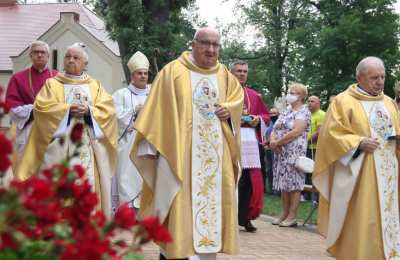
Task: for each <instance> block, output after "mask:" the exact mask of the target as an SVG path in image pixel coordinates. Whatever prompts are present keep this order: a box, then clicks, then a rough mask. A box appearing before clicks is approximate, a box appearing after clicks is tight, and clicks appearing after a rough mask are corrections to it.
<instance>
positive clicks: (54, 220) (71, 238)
mask: <svg viewBox="0 0 400 260" xmlns="http://www.w3.org/2000/svg"><path fill="white" fill-rule="evenodd" d="M0 107H2V108H3V110H4V108H5V107H6V106H5V105H4V104H3V103H0ZM0 116H1V115H0ZM82 132H83V125H82V124H81V123H78V124H76V125H75V126H74V128H73V130H72V132H71V135H70V137H69V138H70V139H71V141H73V142H76V143H77V144H79V143H80V141H81V137H82ZM78 147H79V145H78ZM11 153H12V144H11V142H10V141H9V140H8V139H7V138H6V136H5V135H4V134H2V133H0V172H1V173H3V174H4V173H5V172H6V170H7V169H8V167H9V166H10V159H9V156H10V155H11ZM71 159H72V158H71V157H70V158H68V157H67V158H66V160H65V161H63V162H60V163H59V164H56V165H53V166H52V167H50V168H47V169H45V170H43V171H41V172H40V173H37V174H35V175H33V176H32V177H31V178H29V179H28V180H26V181H17V180H13V181H12V182H11V184H10V186H9V187H8V188H5V187H1V188H0V259H10V260H11V259H12V260H13V259H30V260H32V259H40V260H45V259H61V260H70V259H74V260H81V259H82V260H86V259H87V260H89V259H90V260H97V259H99V260H100V259H141V256H140V254H139V252H140V248H141V245H143V244H144V243H146V242H148V241H151V240H154V241H160V242H163V243H168V242H171V241H172V238H171V236H170V234H169V233H168V231H167V230H166V229H165V228H164V227H163V226H162V225H161V223H160V222H159V219H158V218H157V217H148V218H145V219H141V220H137V219H136V218H135V212H134V210H133V209H132V208H129V207H128V206H127V205H126V204H124V205H122V206H120V207H119V208H118V209H117V211H116V212H115V215H114V218H113V219H112V220H107V219H106V217H105V215H104V214H103V212H102V211H101V210H100V209H99V206H98V197H97V194H96V193H95V192H93V191H92V187H91V185H90V184H89V182H88V179H87V178H86V177H85V170H84V168H83V167H82V166H80V165H74V166H71V165H70V160H71ZM121 234H124V237H126V234H128V235H129V237H130V238H131V239H128V240H129V241H126V240H124V239H122V236H121Z"/></svg>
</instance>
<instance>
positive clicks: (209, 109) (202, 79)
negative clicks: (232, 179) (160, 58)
mask: <svg viewBox="0 0 400 260" xmlns="http://www.w3.org/2000/svg"><path fill="white" fill-rule="evenodd" d="M190 74H191V83H192V104H193V105H192V110H193V128H192V175H191V176H192V217H193V246H194V249H195V251H196V252H197V253H216V252H218V251H220V250H221V247H222V198H221V197H222V156H223V134H222V128H221V122H220V120H219V118H218V117H217V116H216V115H215V114H214V111H215V104H217V103H218V97H219V90H218V81H217V76H216V75H215V74H212V75H203V74H199V73H196V72H191V73H190Z"/></svg>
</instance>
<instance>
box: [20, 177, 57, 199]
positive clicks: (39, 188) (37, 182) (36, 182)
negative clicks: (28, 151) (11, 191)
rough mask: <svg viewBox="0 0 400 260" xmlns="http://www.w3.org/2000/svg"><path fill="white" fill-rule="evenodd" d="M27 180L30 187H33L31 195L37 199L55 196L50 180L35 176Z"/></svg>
mask: <svg viewBox="0 0 400 260" xmlns="http://www.w3.org/2000/svg"><path fill="white" fill-rule="evenodd" d="M27 182H28V183H29V188H30V189H31V194H30V196H31V197H32V198H34V199H36V200H43V199H48V198H51V197H53V196H54V191H53V187H52V183H51V182H49V181H48V180H44V179H40V178H37V177H36V176H34V177H32V178H30V179H29V180H28V181H27Z"/></svg>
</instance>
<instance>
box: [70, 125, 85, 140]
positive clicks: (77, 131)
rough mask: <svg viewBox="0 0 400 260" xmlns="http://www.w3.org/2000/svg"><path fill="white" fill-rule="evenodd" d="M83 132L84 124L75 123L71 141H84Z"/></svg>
mask: <svg viewBox="0 0 400 260" xmlns="http://www.w3.org/2000/svg"><path fill="white" fill-rule="evenodd" d="M82 134H83V124H82V123H77V124H75V125H74V127H73V128H72V131H71V135H70V138H71V141H72V142H74V143H80V142H81V141H82Z"/></svg>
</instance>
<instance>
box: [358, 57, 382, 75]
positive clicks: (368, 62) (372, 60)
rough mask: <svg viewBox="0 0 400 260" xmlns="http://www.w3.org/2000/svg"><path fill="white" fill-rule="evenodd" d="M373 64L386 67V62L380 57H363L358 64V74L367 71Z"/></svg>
mask: <svg viewBox="0 0 400 260" xmlns="http://www.w3.org/2000/svg"><path fill="white" fill-rule="evenodd" d="M371 66H377V67H382V68H384V69H385V64H384V63H383V61H382V60H381V59H380V58H378V57H374V56H369V57H366V58H364V59H362V60H361V61H360V62H359V63H358V65H357V67H356V76H358V75H360V74H361V73H363V72H365V71H367V70H368V69H369V67H371Z"/></svg>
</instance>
